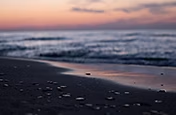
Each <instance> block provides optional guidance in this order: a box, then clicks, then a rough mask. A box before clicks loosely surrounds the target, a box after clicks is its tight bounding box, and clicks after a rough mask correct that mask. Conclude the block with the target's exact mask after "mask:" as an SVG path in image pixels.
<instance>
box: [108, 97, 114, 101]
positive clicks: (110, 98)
mask: <svg viewBox="0 0 176 115" xmlns="http://www.w3.org/2000/svg"><path fill="white" fill-rule="evenodd" d="M106 100H109V101H111V100H115V98H114V97H106Z"/></svg>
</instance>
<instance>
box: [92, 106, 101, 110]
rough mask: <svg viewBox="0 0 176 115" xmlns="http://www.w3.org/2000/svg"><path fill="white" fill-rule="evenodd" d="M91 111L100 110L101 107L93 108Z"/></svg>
mask: <svg viewBox="0 0 176 115" xmlns="http://www.w3.org/2000/svg"><path fill="white" fill-rule="evenodd" d="M93 109H95V110H100V109H101V107H99V106H95V107H93Z"/></svg>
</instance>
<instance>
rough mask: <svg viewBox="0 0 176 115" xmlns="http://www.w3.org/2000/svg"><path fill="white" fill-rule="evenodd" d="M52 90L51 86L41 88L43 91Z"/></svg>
mask: <svg viewBox="0 0 176 115" xmlns="http://www.w3.org/2000/svg"><path fill="white" fill-rule="evenodd" d="M52 90H53V88H51V87H46V88H45V89H43V90H42V91H43V92H48V91H52Z"/></svg>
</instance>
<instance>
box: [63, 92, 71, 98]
mask: <svg viewBox="0 0 176 115" xmlns="http://www.w3.org/2000/svg"><path fill="white" fill-rule="evenodd" d="M62 96H63V97H71V94H70V93H67V94H63V95H62Z"/></svg>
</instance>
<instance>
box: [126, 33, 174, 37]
mask: <svg viewBox="0 0 176 115" xmlns="http://www.w3.org/2000/svg"><path fill="white" fill-rule="evenodd" d="M132 36H150V37H176V34H164V33H163V34H162V33H159V34H152V33H149V34H147V33H128V34H125V37H132Z"/></svg>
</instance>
